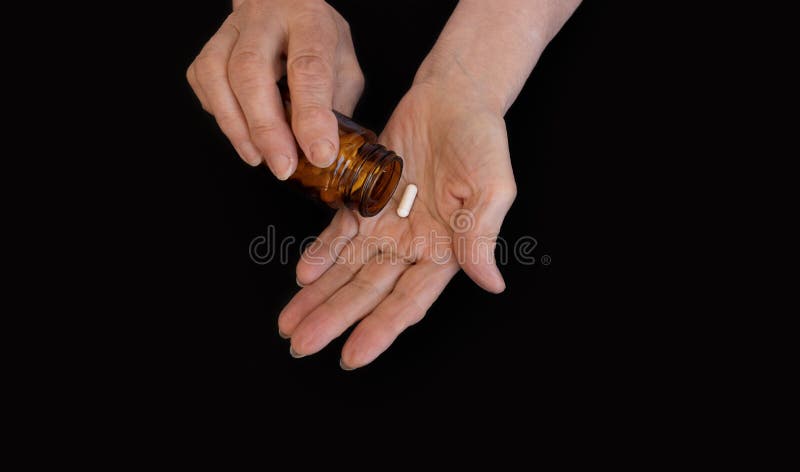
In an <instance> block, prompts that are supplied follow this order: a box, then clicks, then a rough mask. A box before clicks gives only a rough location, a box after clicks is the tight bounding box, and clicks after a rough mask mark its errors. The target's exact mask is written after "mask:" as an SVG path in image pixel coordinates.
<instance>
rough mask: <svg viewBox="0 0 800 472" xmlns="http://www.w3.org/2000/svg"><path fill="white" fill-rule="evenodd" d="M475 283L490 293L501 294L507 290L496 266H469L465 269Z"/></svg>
mask: <svg viewBox="0 0 800 472" xmlns="http://www.w3.org/2000/svg"><path fill="white" fill-rule="evenodd" d="M464 272H466V273H467V275H468V276H469V278H470V279H472V281H473V282H475V283H476V284H478V286H479V287H481V288H482V289H484V290H486V291H487V292H489V293H494V294H500V293H503V292H504V291H505V289H506V282H505V280H504V279H503V275H502V274H501V273H500V269H498V268H497V266H496V265H494V264H492V265H469V266H466V267H464Z"/></svg>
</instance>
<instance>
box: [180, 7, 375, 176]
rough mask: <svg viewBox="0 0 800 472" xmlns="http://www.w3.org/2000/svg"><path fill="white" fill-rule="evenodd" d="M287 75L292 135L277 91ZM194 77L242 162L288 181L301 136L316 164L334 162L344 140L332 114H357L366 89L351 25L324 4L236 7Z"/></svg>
mask: <svg viewBox="0 0 800 472" xmlns="http://www.w3.org/2000/svg"><path fill="white" fill-rule="evenodd" d="M283 75H287V76H288V81H289V90H290V92H291V100H292V110H293V112H292V123H291V124H292V126H291V129H290V127H289V124H288V123H287V122H286V115H285V112H284V107H283V102H282V101H281V97H280V93H279V91H278V87H277V85H276V83H277V81H278V80H279V79H280V78H281V77H283ZM186 76H187V79H188V80H189V83H190V84H191V86H192V89H193V90H194V92H195V94H196V95H197V97H198V98H199V99H200V102H201V104H202V105H203V108H204V109H205V110H206V111H208V112H209V113H211V114H212V115H214V117H215V118H216V120H217V123H218V124H219V127H220V128H221V129H222V131H223V133H225V135H226V136H227V137H228V138H229V139H230V141H231V143H232V144H233V146H234V148H236V151H237V152H238V153H239V155H240V156H241V158H242V159H243V160H244V161H245V162H247V163H249V164H251V165H253V166H257V165H259V164H260V163H261V162H262V161H264V160H266V163H267V165H268V166H269V168H270V169H271V170H272V172H273V174H275V176H276V177H278V178H279V179H281V180H285V179H286V178H288V177H289V176H290V175H291V174H292V173H293V172H294V170H295V169H296V168H297V147H296V144H295V137H296V138H297V143H298V144H299V145H300V148H301V149H302V150H303V152H304V153H305V155H306V156H307V157H308V160H309V161H311V163H313V164H315V165H317V166H320V167H326V166H328V165H329V164H330V163H331V162H332V161H333V159H334V158H335V157H336V155H337V153H338V149H339V134H338V128H337V124H336V117H335V116H334V115H333V112H331V109H335V110H338V111H340V112H342V113H345V114H347V115H349V114H352V112H353V109H354V108H355V105H356V103H357V102H358V98H359V97H360V95H361V92H362V90H363V87H364V76H363V75H362V73H361V69H360V68H359V65H358V61H357V60H356V55H355V51H354V49H353V42H352V38H351V37H350V29H349V27H348V25H347V22H346V21H345V20H344V19H343V18H342V17H341V15H339V14H338V13H337V12H336V11H335V10H334V9H333V8H331V7H330V6H329V5H328V4H327V3H325V2H323V1H322V0H246V1H240V2H236V4H235V10H234V12H233V13H232V14H231V15H230V16H229V17H228V18H227V19H226V20H225V22H224V23H223V24H222V27H220V29H219V31H217V33H216V34H215V35H214V36H213V37H212V38H211V40H209V42H208V43H207V44H206V45H205V47H204V48H203V50H202V51H201V52H200V54H199V55H198V56H197V58H196V59H195V60H194V62H193V63H192V65H191V66H189V69H188V71H187V72H186ZM292 130H294V137H293V136H292Z"/></svg>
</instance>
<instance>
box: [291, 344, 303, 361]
mask: <svg viewBox="0 0 800 472" xmlns="http://www.w3.org/2000/svg"><path fill="white" fill-rule="evenodd" d="M289 354H290V355H291V356H292V357H294V358H295V359H300V358H301V357H305V356H304V355H303V354H298V353H297V351H295V350H294V348H293V347H292V346H289Z"/></svg>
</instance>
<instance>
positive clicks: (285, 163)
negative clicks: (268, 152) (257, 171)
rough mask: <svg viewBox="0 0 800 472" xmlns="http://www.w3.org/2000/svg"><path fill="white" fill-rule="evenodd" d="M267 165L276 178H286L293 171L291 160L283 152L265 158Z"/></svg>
mask: <svg viewBox="0 0 800 472" xmlns="http://www.w3.org/2000/svg"><path fill="white" fill-rule="evenodd" d="M267 165H268V166H269V169H270V170H271V171H272V173H273V174H275V177H277V178H278V180H286V179H288V178H289V176H290V175H292V172H294V169H292V160H291V159H289V158H288V157H286V156H284V155H283V154H281V155H278V156H275V157H273V158H272V159H267Z"/></svg>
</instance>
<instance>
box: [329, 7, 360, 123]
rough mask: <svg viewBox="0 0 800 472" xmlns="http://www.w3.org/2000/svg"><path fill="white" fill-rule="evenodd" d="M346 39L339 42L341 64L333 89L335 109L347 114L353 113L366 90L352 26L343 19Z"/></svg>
mask: <svg viewBox="0 0 800 472" xmlns="http://www.w3.org/2000/svg"><path fill="white" fill-rule="evenodd" d="M341 22H342V29H343V30H344V36H345V38H344V40H343V41H341V42H340V43H339V47H340V49H341V53H340V54H339V65H338V67H337V72H336V86H335V88H334V91H333V109H334V110H336V111H338V112H340V113H343V114H345V115H347V116H352V115H353V110H355V108H356V105H357V104H358V99H359V98H361V94H362V93H363V92H364V74H363V72H362V71H361V67H360V66H359V65H358V59H357V57H356V51H355V49H353V39H352V37H351V36H350V26H349V25H348V24H347V22H346V21H344V19H342V20H341Z"/></svg>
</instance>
